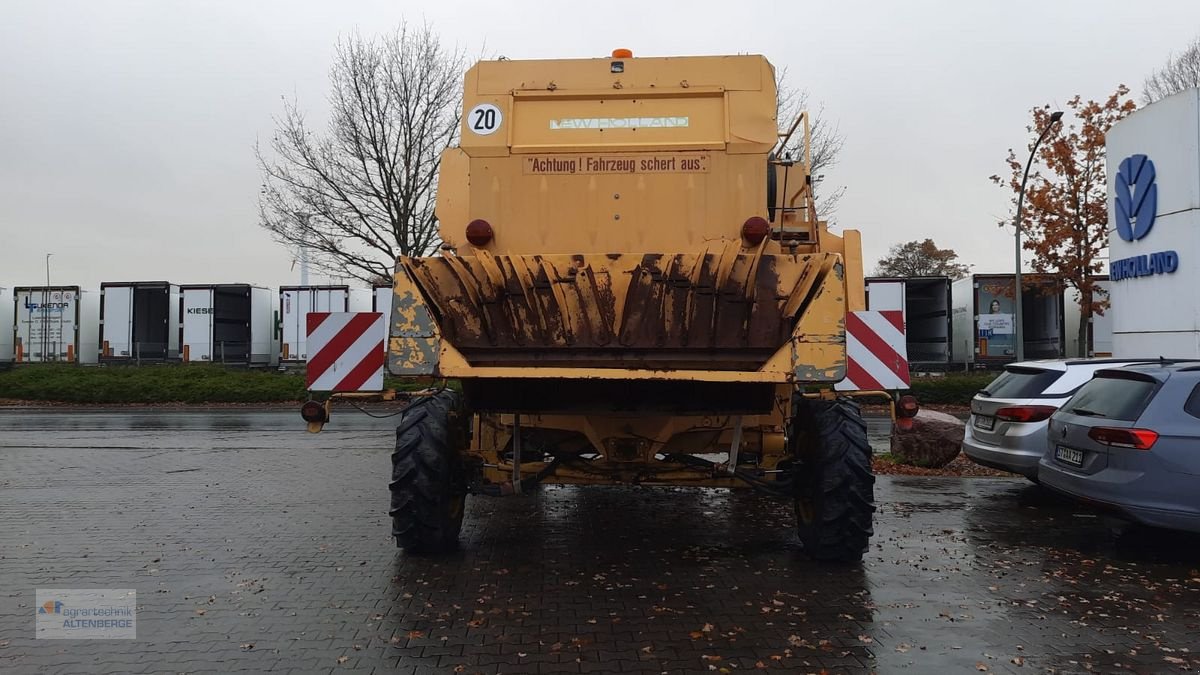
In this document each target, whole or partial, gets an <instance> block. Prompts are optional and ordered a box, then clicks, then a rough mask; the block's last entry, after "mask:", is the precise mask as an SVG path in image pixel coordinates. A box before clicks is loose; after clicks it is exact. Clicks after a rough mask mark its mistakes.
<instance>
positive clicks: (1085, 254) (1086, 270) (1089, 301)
mask: <svg viewBox="0 0 1200 675" xmlns="http://www.w3.org/2000/svg"><path fill="white" fill-rule="evenodd" d="M1128 94H1129V88H1128V87H1126V86H1125V85H1121V86H1119V87H1117V90H1116V91H1115V92H1113V94H1112V95H1111V96H1109V97H1108V98H1107V99H1105V100H1103V101H1086V102H1085V101H1083V99H1082V98H1081V97H1080V96H1075V97H1074V98H1072V99H1071V100H1070V101H1068V102H1067V107H1068V108H1069V110H1070V112H1068V113H1067V114H1066V115H1065V116H1064V117H1063V120H1062V121H1061V122H1060V123H1059V125H1061V126H1058V125H1056V127H1057V128H1055V129H1052V130H1051V131H1050V133H1049V135H1048V136H1047V137H1046V140H1045V141H1044V142H1043V143H1042V146H1041V148H1040V149H1039V150H1038V153H1037V157H1036V158H1035V159H1034V169H1033V171H1032V172H1031V173H1030V175H1029V182H1028V184H1027V185H1026V187H1025V207H1024V213H1023V216H1022V220H1023V222H1022V223H1021V226H1022V230H1023V234H1024V236H1025V240H1024V242H1023V244H1022V246H1023V247H1024V248H1025V250H1027V251H1031V252H1032V253H1033V269H1034V270H1035V271H1037V272H1048V273H1052V274H1054V275H1055V276H1056V277H1058V278H1059V279H1060V281H1061V283H1062V284H1063V285H1064V286H1066V287H1068V288H1074V289H1075V290H1076V291H1078V292H1079V296H1080V302H1079V305H1080V307H1079V311H1080V322H1079V334H1078V336H1077V338H1078V340H1079V343H1078V344H1079V348H1080V353H1086V350H1087V335H1088V325H1089V324H1090V323H1091V318H1092V316H1093V315H1094V314H1099V315H1101V316H1103V314H1104V310H1105V309H1106V308H1107V307H1108V302H1107V301H1106V300H1097V299H1096V288H1097V285H1096V279H1095V275H1097V274H1099V273H1101V272H1102V271H1103V269H1104V266H1103V263H1102V261H1101V258H1100V254H1101V253H1102V252H1103V251H1104V250H1105V249H1107V248H1108V183H1107V180H1106V177H1105V149H1104V135H1105V134H1106V133H1107V132H1108V130H1109V128H1110V127H1112V125H1113V124H1114V123H1116V122H1117V121H1118V120H1120V119H1122V118H1124V117H1125V116H1127V115H1129V113H1131V112H1133V111H1134V109H1135V108H1136V107H1137V106H1136V105H1135V104H1134V102H1133V100H1132V99H1130V98H1128ZM1050 113H1051V108H1050V106H1043V107H1040V108H1034V109H1033V110H1032V111H1031V114H1032V123H1031V124H1030V125H1029V126H1028V127H1026V129H1027V130H1028V132H1029V134H1030V141H1029V145H1028V146H1027V147H1026V150H1025V152H1024V153H1023V154H1022V155H1020V156H1018V155H1017V154H1016V153H1015V152H1014V151H1013V150H1012V149H1011V148H1010V149H1009V151H1008V159H1007V163H1008V168H1009V170H1010V172H1011V173H1010V174H1009V175H1008V176H1004V177H1002V176H998V175H997V176H992V177H991V179H992V182H994V183H996V184H997V185H1000V186H1002V187H1005V188H1008V189H1010V190H1012V193H1013V200H1012V203H1013V209H1014V211H1015V209H1016V204H1017V195H1018V194H1019V192H1020V190H1021V175H1022V172H1023V171H1024V169H1025V165H1024V162H1025V160H1026V158H1028V156H1029V151H1030V149H1032V147H1033V144H1034V141H1035V140H1036V139H1037V137H1038V135H1039V134H1041V132H1042V130H1043V129H1045V128H1046V125H1047V124H1049V122H1050ZM1000 225H1002V226H1005V225H1012V218H1009V219H1007V220H1004V221H1001V222H1000Z"/></svg>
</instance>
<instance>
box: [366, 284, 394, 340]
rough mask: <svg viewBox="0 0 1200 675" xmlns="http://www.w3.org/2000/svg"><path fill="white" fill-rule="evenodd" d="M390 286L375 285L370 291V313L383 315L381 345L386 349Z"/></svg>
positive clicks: (389, 314)
mask: <svg viewBox="0 0 1200 675" xmlns="http://www.w3.org/2000/svg"><path fill="white" fill-rule="evenodd" d="M392 288H393V287H392V285H391V284H388V285H387V286H381V285H378V284H377V285H376V286H375V287H374V288H373V289H371V311H372V312H381V313H382V314H383V343H384V346H385V348H386V346H387V341H388V336H389V332H390V326H391V325H392V298H393V297H394V293H393V292H392Z"/></svg>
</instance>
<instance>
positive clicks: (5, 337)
mask: <svg viewBox="0 0 1200 675" xmlns="http://www.w3.org/2000/svg"><path fill="white" fill-rule="evenodd" d="M16 319H17V309H16V300H15V299H14V298H13V296H11V295H9V291H8V289H7V288H4V287H3V286H0V367H5V366H8V365H10V364H11V363H12V362H13V358H14V357H15V356H16V336H17V321H16Z"/></svg>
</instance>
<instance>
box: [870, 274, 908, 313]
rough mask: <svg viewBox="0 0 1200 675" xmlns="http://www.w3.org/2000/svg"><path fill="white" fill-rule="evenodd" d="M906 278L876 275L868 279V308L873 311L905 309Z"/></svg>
mask: <svg viewBox="0 0 1200 675" xmlns="http://www.w3.org/2000/svg"><path fill="white" fill-rule="evenodd" d="M905 281H906V280H905V279H904V278H902V277H874V278H871V279H867V280H866V286H865V287H866V293H867V309H869V310H871V311H873V312H884V311H895V310H899V311H902V312H903V311H904V287H905V285H906V284H905Z"/></svg>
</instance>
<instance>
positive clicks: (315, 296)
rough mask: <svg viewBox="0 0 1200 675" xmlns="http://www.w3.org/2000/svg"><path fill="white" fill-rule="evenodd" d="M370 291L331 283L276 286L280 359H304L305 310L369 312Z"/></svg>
mask: <svg viewBox="0 0 1200 675" xmlns="http://www.w3.org/2000/svg"><path fill="white" fill-rule="evenodd" d="M372 304H373V303H372V296H371V292H370V291H368V290H367V289H365V288H354V289H352V288H350V287H349V286H346V285H335V286H283V287H281V288H280V289H279V318H280V325H281V336H280V340H281V343H280V354H279V359H280V361H281V362H293V363H298V362H303V361H306V360H307V359H308V356H309V355H308V348H307V335H308V326H307V317H308V314H309V312H369V311H371V306H372Z"/></svg>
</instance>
